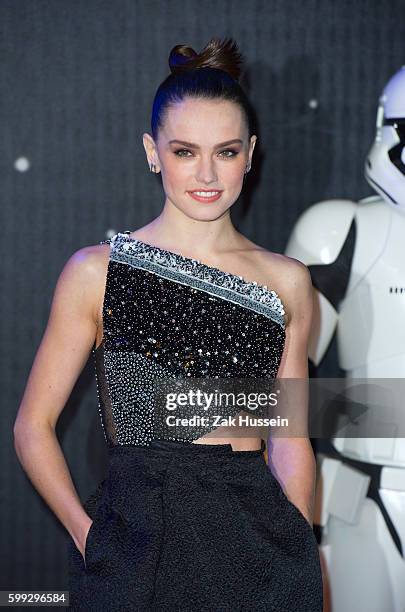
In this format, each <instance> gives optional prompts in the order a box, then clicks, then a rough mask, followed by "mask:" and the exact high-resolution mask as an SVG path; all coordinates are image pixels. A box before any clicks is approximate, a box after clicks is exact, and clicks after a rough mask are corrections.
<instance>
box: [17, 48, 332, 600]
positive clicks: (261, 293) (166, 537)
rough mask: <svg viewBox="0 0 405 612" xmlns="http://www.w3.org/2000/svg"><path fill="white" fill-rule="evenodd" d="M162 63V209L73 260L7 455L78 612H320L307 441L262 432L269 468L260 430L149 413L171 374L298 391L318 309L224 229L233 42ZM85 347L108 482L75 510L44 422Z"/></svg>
mask: <svg viewBox="0 0 405 612" xmlns="http://www.w3.org/2000/svg"><path fill="white" fill-rule="evenodd" d="M169 64H170V68H171V72H172V74H171V75H169V76H168V77H167V79H166V80H165V81H164V82H163V83H162V84H161V85H160V87H159V89H158V91H157V93H156V96H155V100H154V105H153V112H152V135H149V134H144V138H143V142H144V147H145V151H146V156H147V160H148V163H149V165H150V169H151V171H152V172H155V173H158V172H160V173H161V175H162V182H163V188H164V192H165V196H166V198H165V203H164V207H163V210H162V212H161V214H160V215H159V216H158V217H157V218H156V219H154V220H153V221H152V222H151V223H149V224H148V225H146V226H145V227H142V228H140V229H138V230H137V231H135V232H132V233H131V232H129V231H126V232H119V233H118V234H116V235H115V236H114V237H113V238H112V239H111V240H108V241H105V242H101V243H100V244H99V245H95V246H90V247H86V248H82V249H80V250H79V251H77V252H76V253H75V254H73V255H72V257H71V258H70V259H69V261H68V262H67V264H66V265H65V268H64V269H63V271H62V274H61V276H60V278H59V280H58V283H57V286H56V290H55V296H54V300H53V304H52V309H51V315H50V319H49V322H48V326H47V329H46V333H45V335H44V338H43V340H42V343H41V346H40V348H39V350H38V354H37V356H36V358H35V362H34V366H33V368H32V371H31V374H30V377H29V381H28V384H27V388H26V391H25V394H24V397H23V401H22V404H21V406H20V409H19V413H18V417H17V420H16V425H15V438H16V450H17V453H18V456H19V459H20V461H21V463H22V465H23V467H24V469H25V470H26V471H27V473H28V475H29V477H30V478H31V480H32V482H33V484H34V485H35V486H36V488H37V489H38V491H39V493H40V494H41V495H42V496H43V497H44V499H45V500H46V501H47V503H48V504H49V506H50V507H51V508H52V510H53V511H54V512H55V514H56V515H57V516H58V518H59V519H60V520H61V522H62V523H63V524H64V526H65V527H66V529H67V530H68V532H69V534H70V535H71V539H70V541H69V553H70V555H69V563H70V565H69V577H70V600H71V601H70V603H71V604H72V607H71V609H75V610H114V611H115V610H145V611H146V610H147V611H149V610H159V611H160V610H170V611H171V610H173V611H174V610H176V611H178V610H197V611H200V610H207V611H208V610H209V611H210V612H211V611H212V610H232V611H235V610H257V611H258V610H263V611H264V610H266V611H269V610H274V611H277V612H282V611H285V612H287V611H288V612H293V611H296V612H298V611H299V612H304V611H308V612H320V611H321V610H322V580H321V571H320V564H319V556H318V549H317V543H316V540H315V537H314V534H313V531H312V526H311V523H312V507H313V494H314V477H315V462H314V457H313V453H312V448H311V445H310V443H309V440H308V438H307V437H296V438H283V437H274V438H273V439H269V442H270V444H269V448H268V455H269V456H268V459H269V464H270V466H271V470H270V469H269V468H268V467H267V465H266V461H265V458H264V455H263V453H264V451H265V443H264V441H263V440H262V439H261V438H260V436H258V435H256V436H254V435H246V436H244V437H241V436H240V435H236V432H232V430H231V429H226V428H225V429H221V428H217V427H214V426H212V423H211V425H210V426H209V427H207V426H204V425H203V424H201V422H199V423H198V424H194V425H193V424H191V425H189V426H188V427H182V426H179V427H177V428H175V429H170V427H166V428H165V423H166V421H165V420H164V419H162V418H160V417H161V416H164V415H163V414H160V413H159V412H158V406H160V405H159V404H158V401H157V396H154V390H155V387H154V383H156V381H159V380H163V379H166V380H169V382H170V380H173V381H179V380H182V381H189V382H190V380H191V379H193V378H201V379H209V378H216V379H218V378H220V379H221V380H224V379H227V378H233V379H235V378H249V379H251V378H262V379H266V378H267V379H268V378H275V377H276V376H278V377H279V378H298V379H306V377H307V375H308V374H307V342H308V335H309V328H310V322H311V312H312V285H311V280H310V275H309V272H308V269H307V268H306V266H304V265H303V264H302V263H300V262H298V261H297V260H295V259H292V258H289V257H286V256H282V255H279V254H275V253H272V252H270V251H267V250H265V249H263V248H261V247H258V246H257V245H255V244H254V243H253V242H251V241H250V240H248V239H247V238H246V237H244V236H243V235H242V234H240V233H239V232H238V231H237V230H236V229H235V227H234V226H233V225H232V222H231V219H230V208H231V206H232V205H233V204H234V202H235V201H236V200H237V198H238V196H239V194H240V192H241V189H242V186H243V180H244V178H245V175H246V173H247V172H249V169H250V167H251V163H252V155H253V150H254V147H255V143H256V140H257V136H256V135H255V132H254V127H253V120H252V112H251V108H250V105H249V102H248V100H247V98H246V96H245V94H244V92H243V91H242V89H241V87H240V85H239V83H238V78H239V75H240V65H241V55H240V53H239V52H238V51H237V47H236V44H235V43H234V42H233V41H232V40H231V39H228V40H225V41H223V42H221V41H219V40H217V39H212V40H211V41H210V42H209V43H208V44H207V46H206V47H205V48H204V50H203V51H202V52H201V53H200V54H197V53H196V52H195V51H193V50H192V49H190V48H189V47H184V46H176V47H174V48H173V50H172V51H171V53H170V58H169ZM267 283H269V284H270V286H271V288H268V287H267ZM276 290H277V292H276ZM279 295H282V296H283V300H281V298H280V297H279ZM92 349H93V350H94V356H95V364H96V374H97V384H98V396H99V409H100V415H101V418H102V425H103V428H104V435H105V439H106V442H107V445H108V453H109V469H108V475H107V477H106V478H105V480H103V482H102V483H100V485H99V486H98V488H97V489H96V491H95V493H94V494H93V495H92V496H90V498H89V499H88V500H87V501H86V503H85V504H84V508H83V507H82V505H81V502H80V499H79V497H78V495H77V492H76V491H75V488H74V486H73V483H72V480H71V477H70V474H69V471H68V467H67V465H66V462H65V460H64V457H63V455H62V453H61V449H60V446H59V444H58V442H57V439H56V436H55V425H56V422H57V419H58V417H59V414H60V412H61V411H62V409H63V407H64V405H65V403H66V401H67V399H68V397H69V394H70V392H71V390H72V388H73V386H74V383H75V381H76V380H77V378H78V376H79V374H80V372H81V370H82V368H83V367H84V365H85V363H86V361H87V359H88V356H89V353H90V352H91V351H92ZM172 391H173V389H172ZM160 407H161V406H160ZM188 409H189V407H188ZM233 414H235V412H234V413H233ZM190 423H191V421H190ZM227 431H228V432H229V433H228V434H227V433H226V432H227ZM218 432H220V436H221V437H218ZM232 434H233V435H232Z"/></svg>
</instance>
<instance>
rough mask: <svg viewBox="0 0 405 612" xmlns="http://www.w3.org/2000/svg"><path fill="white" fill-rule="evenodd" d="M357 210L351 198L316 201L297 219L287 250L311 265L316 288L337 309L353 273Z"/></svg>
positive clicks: (309, 266) (292, 255)
mask: <svg viewBox="0 0 405 612" xmlns="http://www.w3.org/2000/svg"><path fill="white" fill-rule="evenodd" d="M357 210H358V203H357V202H353V201H351V200H339V199H335V200H325V201H323V202H318V203H316V204H313V205H312V206H310V207H309V208H307V210H305V211H304V212H303V213H302V214H301V216H300V217H299V219H298V221H297V222H296V224H295V226H294V229H293V231H292V233H291V236H290V239H289V241H288V245H287V249H286V251H285V253H286V255H288V256H290V257H295V258H296V259H298V260H300V261H302V262H303V263H304V264H305V265H306V266H308V268H309V270H310V273H311V278H312V283H313V285H314V287H316V289H318V291H319V292H320V293H321V294H322V295H324V296H325V297H326V298H327V299H328V300H329V302H330V303H331V304H332V305H333V306H334V307H335V308H336V307H337V305H338V303H339V301H340V300H341V299H342V298H343V296H344V294H345V291H346V289H347V283H348V279H349V276H350V268H351V264H352V259H353V250H354V245H355V233H356V225H355V217H356V213H357ZM332 268H333V269H332Z"/></svg>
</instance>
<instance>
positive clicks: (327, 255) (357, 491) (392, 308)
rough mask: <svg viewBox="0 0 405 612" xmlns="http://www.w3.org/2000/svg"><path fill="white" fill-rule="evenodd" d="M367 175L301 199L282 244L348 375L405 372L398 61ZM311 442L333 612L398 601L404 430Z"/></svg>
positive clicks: (403, 541) (402, 103) (323, 336)
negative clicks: (298, 264)
mask: <svg viewBox="0 0 405 612" xmlns="http://www.w3.org/2000/svg"><path fill="white" fill-rule="evenodd" d="M365 176H366V179H367V181H368V183H369V184H370V185H371V186H372V188H373V189H374V191H375V192H376V193H377V194H378V195H374V196H371V197H368V198H365V199H363V200H360V201H359V202H354V201H350V200H338V199H336V200H328V201H323V202H319V203H316V204H314V205H312V206H310V207H309V208H308V209H307V210H305V211H304V213H303V214H302V215H301V216H300V217H299V219H298V221H297V223H296V225H295V227H294V228H293V231H292V234H291V236H290V239H289V241H288V244H287V248H286V251H285V253H286V255H288V256H291V257H294V258H296V259H298V260H300V261H302V262H303V263H305V264H306V265H307V266H308V268H309V270H310V272H311V277H312V282H313V285H314V289H315V291H314V294H315V296H314V300H315V301H314V322H313V327H312V331H311V338H310V343H309V357H310V360H311V361H312V362H313V364H314V365H315V366H317V365H319V363H320V362H321V360H322V357H323V356H324V354H325V352H326V349H327V348H328V345H329V343H330V341H331V339H332V336H333V335H334V333H335V332H336V342H337V344H336V346H337V353H338V360H339V366H340V367H341V369H342V370H344V371H345V379H352V378H353V379H355V378H367V379H370V378H373V379H374V378H379V379H381V378H384V379H387V378H392V379H404V378H405V323H404V321H405V284H404V279H405V241H404V237H405V66H403V67H402V69H401V70H399V71H398V72H397V73H396V74H395V75H394V76H393V77H392V78H391V79H390V80H389V81H388V83H387V85H386V86H385V88H384V91H383V93H382V95H381V97H380V100H379V106H378V112H377V132H376V138H375V141H374V144H373V146H372V148H371V150H370V152H369V154H368V157H367V159H366V163H365ZM368 382H370V381H368ZM404 410H405V406H404ZM374 435H375V434H374ZM318 442H319V443H321V445H320V446H321V448H322V442H324V443H325V444H324V450H323V451H321V452H319V453H318V454H317V471H318V477H317V491H316V512H315V520H314V523H315V524H316V525H319V529H320V532H321V536H320V537H319V538H318V539H319V545H320V553H321V557H322V558H323V560H324V562H325V564H326V568H327V569H326V574H327V581H328V583H329V591H330V597H331V604H332V609H333V612H405V438H400V437H390V438H388V437H382V436H379V437H374V438H372V437H359V438H355V437H346V438H342V437H340V438H339V437H334V438H331V439H329V440H319V441H318Z"/></svg>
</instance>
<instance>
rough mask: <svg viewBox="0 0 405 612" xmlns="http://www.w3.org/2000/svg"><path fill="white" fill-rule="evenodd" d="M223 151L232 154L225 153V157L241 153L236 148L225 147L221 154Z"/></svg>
mask: <svg viewBox="0 0 405 612" xmlns="http://www.w3.org/2000/svg"><path fill="white" fill-rule="evenodd" d="M222 153H230V154H231V155H224V156H223V157H236V156H237V154H238V153H239V151H234V149H225V150H224V151H221V155H222Z"/></svg>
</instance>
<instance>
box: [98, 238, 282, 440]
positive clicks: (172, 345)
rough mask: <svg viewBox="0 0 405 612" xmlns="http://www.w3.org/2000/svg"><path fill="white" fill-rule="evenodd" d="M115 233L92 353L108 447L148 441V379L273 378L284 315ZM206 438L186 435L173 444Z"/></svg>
mask: <svg viewBox="0 0 405 612" xmlns="http://www.w3.org/2000/svg"><path fill="white" fill-rule="evenodd" d="M128 234H130V231H126V232H119V233H117V234H115V235H114V236H113V237H112V238H110V239H109V240H104V241H101V242H100V244H104V243H109V244H110V256H109V262H108V269H107V278H106V286H105V294H104V301H103V330H104V337H103V340H102V341H101V343H100V344H99V346H98V347H97V348H95V347H94V349H93V354H94V358H95V369H96V380H97V392H98V400H99V413H100V417H101V422H102V426H103V431H104V437H105V440H106V442H107V444H108V445H114V446H115V445H133V444H136V445H146V446H147V445H149V444H150V442H151V441H152V440H153V439H155V437H156V436H155V432H154V391H153V383H154V381H156V379H158V378H166V379H168V378H187V377H191V378H275V377H276V375H277V371H278V368H279V365H280V361H281V356H282V352H283V349H284V343H285V326H286V325H285V317H284V315H285V311H284V307H283V303H282V301H281V300H280V298H279V296H278V295H277V293H276V292H275V291H274V290H272V289H269V288H268V287H267V286H265V285H259V284H257V283H256V282H252V281H247V280H245V279H243V278H242V277H241V276H237V275H235V274H231V273H229V272H224V271H222V270H220V269H218V268H214V267H211V266H209V265H206V264H204V263H202V262H200V261H199V260H197V259H192V258H190V257H185V256H183V255H180V254H177V253H174V252H172V251H167V250H165V249H162V248H160V247H157V246H153V245H150V244H148V243H145V242H143V241H141V240H139V239H137V238H131V237H130V236H129V235H128ZM204 433H206V431H203V432H202V431H201V429H200V428H199V427H197V426H196V427H195V429H194V430H193V429H189V430H188V433H187V437H186V438H171V439H181V440H182V441H188V442H192V441H193V440H196V439H197V438H199V437H201V436H202V435H203V434H204Z"/></svg>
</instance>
